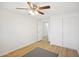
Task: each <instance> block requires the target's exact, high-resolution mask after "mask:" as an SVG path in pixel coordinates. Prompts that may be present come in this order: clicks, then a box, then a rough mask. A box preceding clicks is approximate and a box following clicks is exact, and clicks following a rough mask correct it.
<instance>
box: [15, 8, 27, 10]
mask: <svg viewBox="0 0 79 59" xmlns="http://www.w3.org/2000/svg"><path fill="white" fill-rule="evenodd" d="M16 9H23V10H27V8H16Z"/></svg>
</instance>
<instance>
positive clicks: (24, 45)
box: [0, 41, 38, 56]
mask: <svg viewBox="0 0 79 59" xmlns="http://www.w3.org/2000/svg"><path fill="white" fill-rule="evenodd" d="M36 42H38V41H34V42H31V43H29V44H26V45H22V46H20V47H18V48H15V49H13V50H10V51H7V52H5V53H3V54H1V55H0V56H4V55H6V54H8V53H10V52H13V51H16V50H19V49H21V48H23V47H25V46H29V45H31V44H34V43H36Z"/></svg>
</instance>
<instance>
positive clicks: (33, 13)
mask: <svg viewBox="0 0 79 59" xmlns="http://www.w3.org/2000/svg"><path fill="white" fill-rule="evenodd" d="M29 14H31V15H37V14H38V12H37V11H33V10H30V11H29Z"/></svg>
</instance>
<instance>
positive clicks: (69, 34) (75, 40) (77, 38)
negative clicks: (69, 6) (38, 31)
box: [63, 12, 79, 50]
mask: <svg viewBox="0 0 79 59" xmlns="http://www.w3.org/2000/svg"><path fill="white" fill-rule="evenodd" d="M63 42H64V43H63V44H64V47H68V48H72V49H77V50H79V13H78V12H75V13H71V14H67V15H64V16H63Z"/></svg>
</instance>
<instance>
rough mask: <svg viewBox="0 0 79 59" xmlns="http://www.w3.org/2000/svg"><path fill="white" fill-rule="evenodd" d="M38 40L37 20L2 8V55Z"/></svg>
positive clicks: (0, 35) (0, 31)
mask: <svg viewBox="0 0 79 59" xmlns="http://www.w3.org/2000/svg"><path fill="white" fill-rule="evenodd" d="M36 41H37V20H35V19H33V18H31V16H27V15H21V14H18V13H14V12H11V11H9V10H7V9H3V10H1V9H0V56H1V55H4V54H6V53H8V52H11V51H13V50H16V49H19V48H21V47H23V46H27V45H29V44H31V43H34V42H36Z"/></svg>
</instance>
